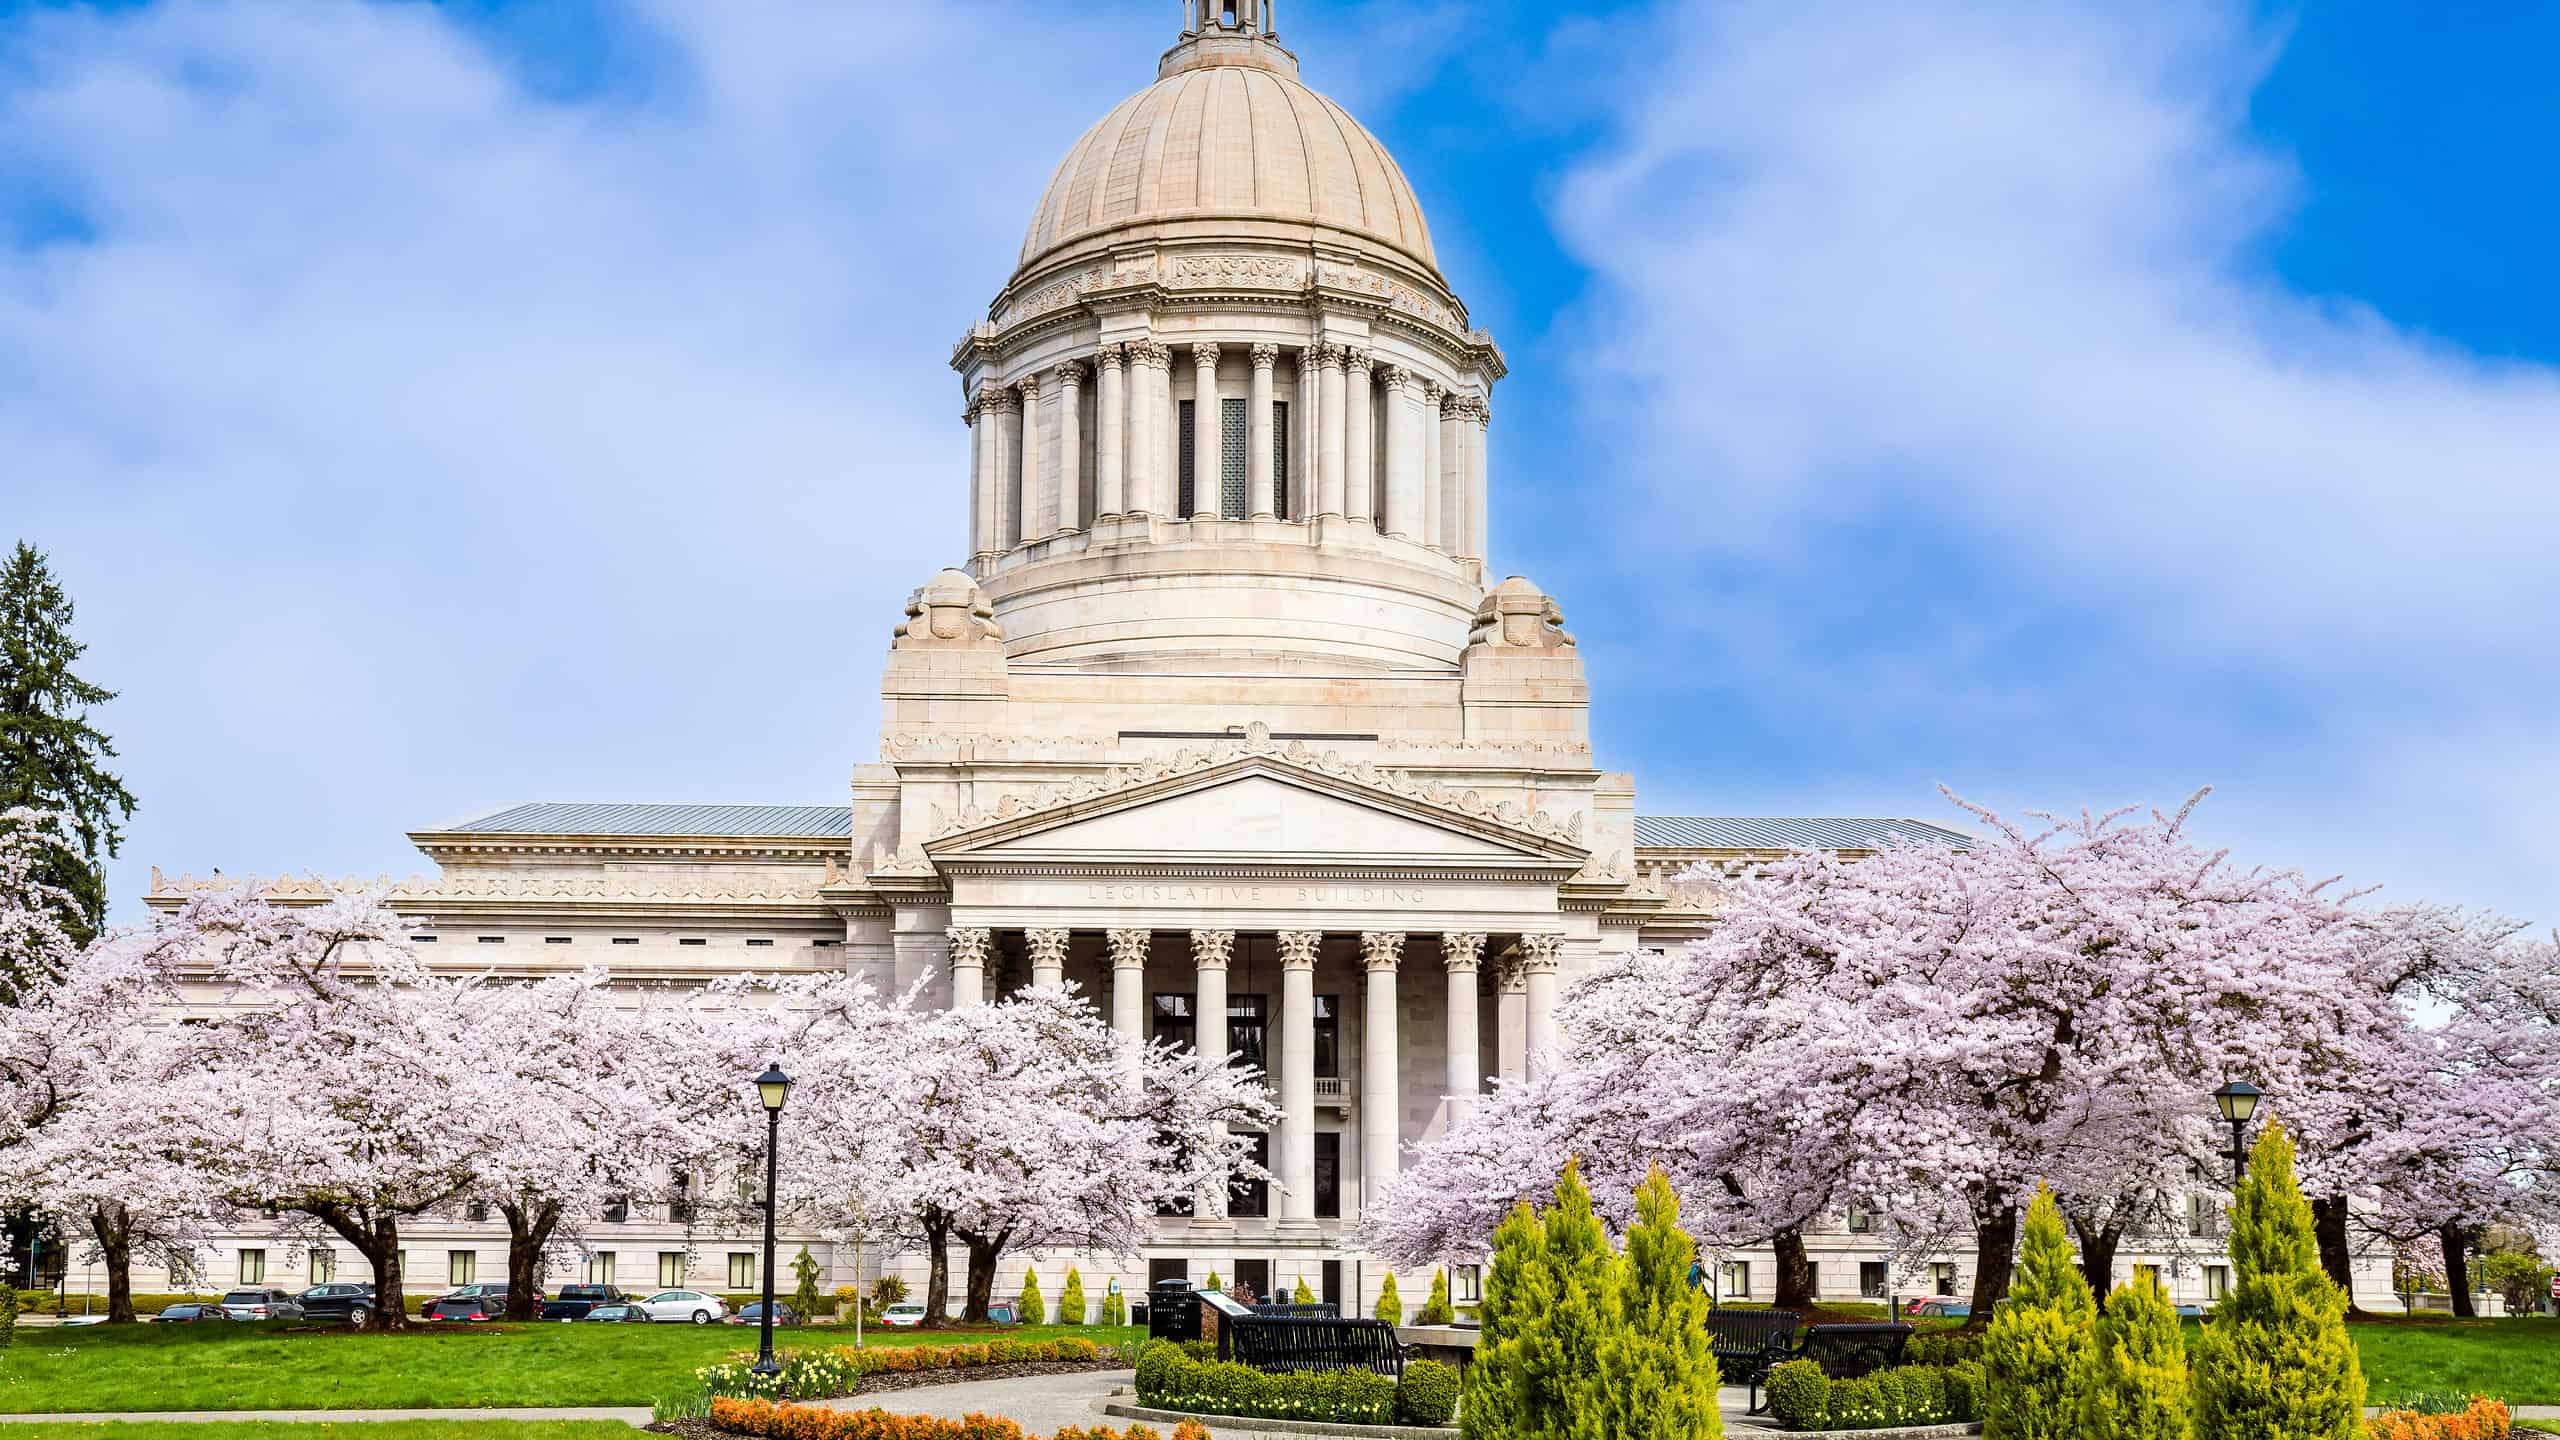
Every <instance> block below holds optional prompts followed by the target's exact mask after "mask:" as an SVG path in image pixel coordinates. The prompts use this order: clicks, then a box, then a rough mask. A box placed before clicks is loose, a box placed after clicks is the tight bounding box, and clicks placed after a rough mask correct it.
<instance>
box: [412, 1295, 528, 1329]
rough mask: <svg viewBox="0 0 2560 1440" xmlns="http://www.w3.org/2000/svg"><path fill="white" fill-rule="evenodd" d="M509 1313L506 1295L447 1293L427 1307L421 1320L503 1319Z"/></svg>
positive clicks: (477, 1320) (476, 1320) (475, 1320)
mask: <svg viewBox="0 0 2560 1440" xmlns="http://www.w3.org/2000/svg"><path fill="white" fill-rule="evenodd" d="M506 1314H507V1297H506V1296H504V1295H461V1296H455V1295H447V1296H444V1297H442V1298H440V1299H438V1300H437V1301H436V1302H435V1303H434V1304H432V1305H429V1306H428V1307H427V1313H426V1314H424V1315H421V1316H419V1317H418V1318H419V1319H421V1320H464V1321H472V1322H475V1323H476V1322H479V1321H483V1320H502V1319H504V1318H506Z"/></svg>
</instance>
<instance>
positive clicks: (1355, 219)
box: [1022, 55, 1439, 274]
mask: <svg viewBox="0 0 2560 1440" xmlns="http://www.w3.org/2000/svg"><path fill="white" fill-rule="evenodd" d="M1260 59H1261V57H1260V56H1259V55H1247V56H1244V57H1238V58H1228V57H1222V56H1214V55H1209V56H1200V57H1197V58H1190V59H1189V61H1188V64H1189V68H1177V66H1176V64H1175V63H1173V62H1172V59H1171V57H1169V62H1168V65H1167V67H1166V68H1167V69H1168V71H1170V72H1171V73H1168V74H1166V75H1165V76H1164V78H1163V79H1160V80H1158V81H1157V82H1156V83H1155V84H1153V85H1150V86H1148V87H1147V88H1146V89H1144V90H1141V91H1139V92H1138V93H1137V94H1135V95H1132V96H1130V97H1129V98H1128V99H1126V100H1123V101H1121V102H1120V104H1119V105H1118V106H1117V107H1115V108H1114V109H1113V110H1112V112H1111V113H1110V114H1108V115H1105V116H1104V117H1102V121H1101V123H1100V124H1097V125H1095V126H1094V127H1093V128H1092V129H1090V130H1088V131H1086V132H1085V133H1084V138H1083V139H1081V140H1078V141H1077V142H1076V143H1075V146H1074V148H1072V149H1070V150H1069V151H1068V152H1067V158H1066V160H1065V162H1064V163H1062V164H1061V165H1059V166H1058V173H1057V175H1056V176H1055V177H1054V178H1052V179H1051V180H1050V182H1049V189H1048V193H1046V194H1044V195H1043V196H1041V197H1040V208H1039V210H1038V212H1036V213H1035V214H1034V215H1033V216H1032V217H1031V231H1030V233H1029V234H1028V235H1025V236H1024V237H1023V241H1022V263H1023V264H1025V265H1028V264H1030V263H1031V262H1032V261H1033V260H1035V259H1037V258H1038V257H1040V256H1041V255H1043V254H1046V253H1048V252H1049V251H1051V250H1053V249H1055V248H1057V247H1058V246H1060V245H1063V244H1066V243H1068V242H1071V241H1074V240H1077V239H1080V238H1083V237H1086V236H1091V235H1096V234H1100V233H1102V232H1104V231H1109V230H1116V229H1120V228H1122V227H1124V226H1130V225H1142V224H1150V223H1154V222H1158V221H1167V220H1198V219H1239V218H1241V219H1252V220H1274V221H1280V222H1283V223H1289V224H1298V225H1312V226H1319V227H1324V228H1328V229H1332V230H1336V231H1341V232H1347V233H1349V234H1352V235H1357V236H1360V237H1362V238H1365V239H1368V240H1373V241H1376V242H1378V243H1379V244H1382V245H1386V246H1389V247H1392V248H1393V249H1395V250H1398V251H1401V252H1402V253H1403V254H1405V255H1406V256H1408V257H1410V258H1411V259H1413V260H1416V261H1418V262H1420V263H1421V264H1422V265H1423V267H1424V268H1426V269H1428V270H1430V271H1432V272H1433V273H1434V274H1437V273H1438V270H1439V263H1438V261H1437V260H1436V259H1435V258H1434V257H1433V255H1432V251H1431V232H1430V230H1429V228H1428V227H1427V226H1426V225H1425V224H1424V223H1423V219H1422V206H1421V204H1420V203H1419V202H1417V201H1416V200H1415V199H1414V196H1413V187H1412V186H1411V185H1409V184H1407V183H1406V181H1405V178H1404V172H1403V171H1401V170H1399V169H1397V168H1396V162H1395V160H1394V158H1393V157H1392V156H1390V155H1388V154H1387V149H1386V147H1385V146H1383V145H1381V144H1379V143H1378V141H1377V137H1375V136H1373V135H1371V134H1370V133H1369V132H1368V131H1367V130H1364V129H1362V128H1361V126H1360V122H1359V121H1357V120H1354V119H1352V118H1351V116H1350V114H1349V112H1347V111H1345V110H1344V109H1343V108H1342V107H1341V106H1339V105H1336V104H1334V103H1333V102H1332V101H1330V100H1328V99H1326V98H1325V97H1323V96H1322V95H1319V94H1317V93H1316V92H1315V91H1313V90H1310V89H1308V88H1307V87H1306V86H1304V85H1302V84H1299V83H1298V81H1297V80H1296V79H1295V78H1293V77H1292V76H1290V75H1288V74H1286V73H1283V72H1282V71H1281V70H1280V69H1279V68H1277V67H1274V66H1272V65H1269V64H1265V63H1257V62H1259V61H1260Z"/></svg>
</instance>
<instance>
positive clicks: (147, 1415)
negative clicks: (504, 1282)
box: [0, 1405, 650, 1425]
mask: <svg viewBox="0 0 2560 1440" xmlns="http://www.w3.org/2000/svg"><path fill="white" fill-rule="evenodd" d="M108 1420H136V1421H145V1420H268V1421H287V1422H310V1423H316V1422H321V1421H329V1422H343V1421H349V1420H619V1421H621V1422H623V1423H624V1424H626V1425H646V1424H648V1423H649V1420H650V1414H649V1407H648V1406H646V1405H638V1406H633V1405H603V1406H590V1407H588V1408H585V1409H568V1410H126V1411H117V1410H93V1411H87V1412H84V1413H79V1414H68V1415H0V1425H29V1424H36V1423H39V1422H45V1421H50V1422H52V1423H54V1424H58V1425H63V1424H70V1425H94V1424H98V1423H101V1422H103V1421H108Z"/></svg>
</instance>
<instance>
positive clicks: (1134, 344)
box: [1127, 340, 1173, 370]
mask: <svg viewBox="0 0 2560 1440" xmlns="http://www.w3.org/2000/svg"><path fill="white" fill-rule="evenodd" d="M1127 348H1128V351H1129V363H1130V364H1132V365H1135V366H1137V367H1138V368H1139V369H1141V370H1170V369H1172V368H1173V349H1172V347H1171V346H1168V345H1163V344H1160V343H1158V342H1156V341H1153V340H1132V341H1130V342H1129V344H1128V347H1127Z"/></svg>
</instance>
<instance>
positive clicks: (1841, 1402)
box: [1764, 1360, 1982, 1430]
mask: <svg viewBox="0 0 2560 1440" xmlns="http://www.w3.org/2000/svg"><path fill="white" fill-rule="evenodd" d="M1981 1369H1982V1367H1981V1366H1980V1365H1979V1364H1978V1363H1975V1362H1971V1361H1968V1362H1966V1363H1965V1364H1963V1365H1957V1366H1952V1367H1948V1368H1944V1369H1941V1368H1938V1367H1935V1366H1928V1365H1899V1366H1896V1367H1894V1368H1893V1369H1891V1370H1880V1371H1878V1372H1876V1373H1875V1374H1873V1375H1869V1376H1865V1377H1863V1378H1860V1379H1856V1380H1833V1379H1831V1378H1830V1377H1828V1376H1826V1375H1824V1374H1823V1373H1822V1367H1821V1366H1820V1365H1817V1364H1815V1363H1814V1362H1813V1361H1811V1360H1789V1361H1787V1362H1786V1363H1785V1364H1782V1365H1780V1366H1778V1367H1777V1368H1776V1369H1774V1370H1771V1371H1770V1372H1769V1381H1768V1384H1767V1386H1766V1387H1764V1388H1765V1389H1766V1391H1767V1395H1768V1405H1769V1413H1770V1415H1771V1416H1773V1417H1775V1418H1776V1420H1777V1421H1778V1423H1779V1424H1780V1425H1781V1426H1783V1427H1785V1428H1786V1429H1789V1430H1866V1429H1873V1428H1876V1427H1879V1426H1887V1425H1944V1424H1950V1423H1955V1422H1961V1421H1969V1420H1972V1419H1973V1418H1975V1410H1974V1404H1973V1397H1974V1396H1975V1395H1976V1394H1977V1393H1978V1392H1979V1391H1980V1389H1981Z"/></svg>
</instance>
